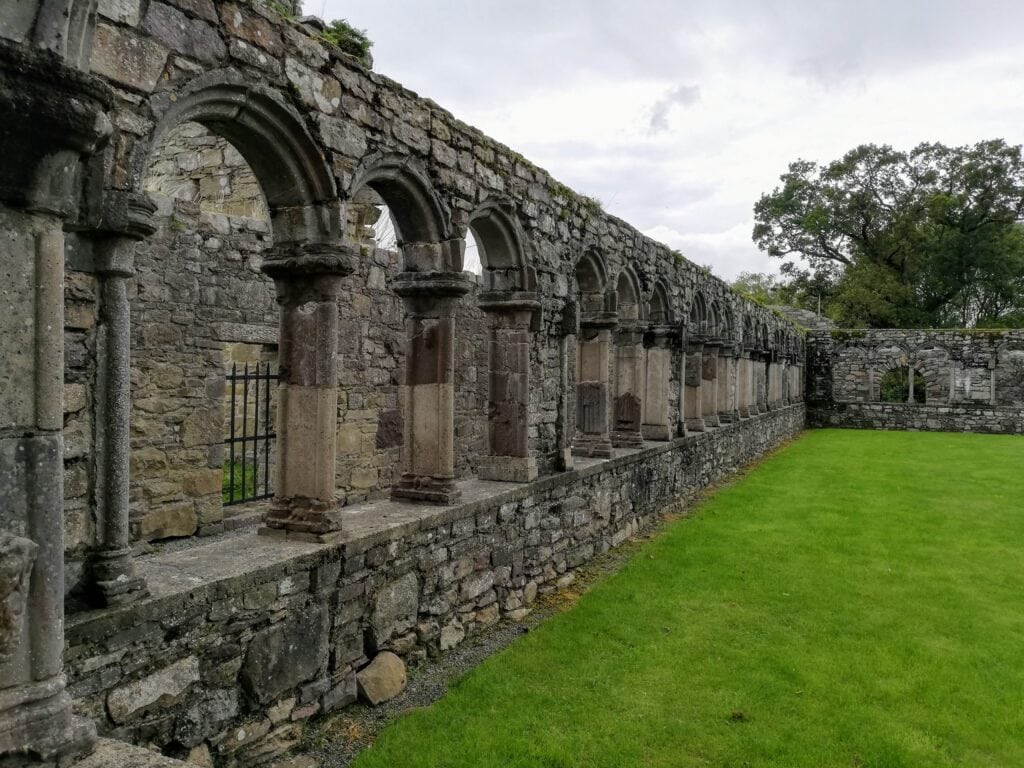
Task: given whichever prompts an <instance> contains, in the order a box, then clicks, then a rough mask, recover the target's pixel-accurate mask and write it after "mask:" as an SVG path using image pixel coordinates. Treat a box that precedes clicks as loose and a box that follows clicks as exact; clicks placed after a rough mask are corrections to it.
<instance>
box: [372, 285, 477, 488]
mask: <svg viewBox="0 0 1024 768" xmlns="http://www.w3.org/2000/svg"><path fill="white" fill-rule="evenodd" d="M472 286H473V283H472V281H471V280H470V279H468V278H466V277H465V276H464V275H463V273H461V272H403V273H401V274H400V275H399V276H398V278H397V279H396V280H395V284H394V288H395V293H397V294H398V295H399V296H401V297H402V301H403V302H404V303H405V329H406V343H407V346H406V354H405V383H404V384H403V385H402V412H403V417H404V420H405V444H404V450H403V454H404V460H405V467H404V471H403V472H402V479H401V481H400V482H399V484H398V485H396V486H395V487H394V488H392V490H391V496H392V498H395V499H402V500H412V501H424V502H429V503H432V504H455V503H456V502H458V500H459V498H460V495H461V492H460V491H459V490H458V489H457V488H456V487H455V307H456V305H457V303H458V301H459V298H460V297H462V296H463V295H465V294H466V293H468V292H469V290H470V289H471V288H472Z"/></svg>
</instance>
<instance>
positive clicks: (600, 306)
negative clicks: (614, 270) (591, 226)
mask: <svg viewBox="0 0 1024 768" xmlns="http://www.w3.org/2000/svg"><path fill="white" fill-rule="evenodd" d="M575 277H576V291H577V293H578V294H579V301H580V312H581V313H584V314H587V313H593V312H602V311H604V308H605V291H606V290H607V288H608V268H607V267H606V266H605V261H604V258H603V257H602V255H601V253H600V251H598V250H597V249H596V248H588V249H587V250H586V251H584V253H583V255H582V256H581V257H580V258H579V260H578V261H577V262H576V269H575Z"/></svg>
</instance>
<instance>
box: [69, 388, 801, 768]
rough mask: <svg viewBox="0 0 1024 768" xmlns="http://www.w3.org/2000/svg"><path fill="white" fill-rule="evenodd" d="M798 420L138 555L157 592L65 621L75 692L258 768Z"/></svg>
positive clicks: (742, 425) (111, 723)
mask: <svg viewBox="0 0 1024 768" xmlns="http://www.w3.org/2000/svg"><path fill="white" fill-rule="evenodd" d="M804 418H805V412H804V406H803V404H797V405H792V406H787V407H784V408H781V409H779V410H775V411H771V412H769V413H766V414H762V415H759V416H754V417H752V418H749V419H743V420H742V421H739V422H737V423H734V424H731V425H728V426H724V427H721V428H719V429H716V430H714V431H712V432H707V433H704V434H700V435H695V436H692V437H688V438H685V439H678V440H675V441H673V442H671V443H666V444H664V445H663V446H661V447H657V448H647V449H644V450H639V451H631V452H628V453H626V454H625V455H621V456H619V457H618V458H615V459H610V460H605V461H598V460H594V461H590V462H587V465H586V466H584V467H581V468H578V469H576V470H573V471H571V472H566V473H562V474H559V475H553V476H549V477H547V478H544V479H541V480H538V481H536V482H533V483H529V484H521V485H513V484H507V483H486V482H482V481H481V482H479V483H477V484H476V485H475V486H474V487H473V488H472V489H467V492H466V495H467V501H466V502H464V503H463V504H460V505H458V506H455V507H451V508H448V509H443V510H439V509H436V508H430V507H424V506H416V505H411V504H398V503H395V502H379V503H377V504H371V505H367V506H365V507H362V508H360V507H358V506H357V507H355V508H354V509H353V511H352V516H351V518H350V523H349V530H350V534H349V537H348V538H347V539H346V540H345V541H343V542H342V543H340V544H337V545H315V544H301V543H285V542H281V541H280V540H276V539H270V538H267V537H262V536H256V535H248V536H244V537H234V538H227V539H225V540H223V541H216V542H213V543H210V544H206V545H204V546H202V547H198V548H192V549H189V550H183V551H179V552H177V553H174V552H171V553H166V554H162V555H154V556H150V557H147V558H141V559H140V560H139V561H138V566H139V568H140V571H141V572H142V573H143V574H144V575H145V576H146V578H147V581H148V583H149V585H150V589H151V590H152V593H153V594H152V596H150V597H149V598H146V599H145V600H143V601H141V602H138V603H136V604H134V605H131V606H126V607H123V608H118V609H109V610H105V611H94V612H91V613H84V614H78V615H75V616H73V617H71V618H70V619H69V623H68V629H67V651H66V655H65V659H66V665H67V673H68V677H69V682H70V690H71V692H72V694H73V695H74V697H75V699H76V705H77V706H78V708H79V710H80V711H81V712H82V713H84V714H87V715H88V716H89V717H91V718H93V719H94V720H95V721H96V722H97V723H98V724H99V725H100V730H101V732H104V733H106V734H109V735H111V736H113V737H116V738H119V739H123V740H128V741H131V742H133V743H151V744H154V745H157V746H159V747H161V748H163V749H164V750H165V751H166V752H169V753H172V754H174V755H186V754H188V753H189V752H190V751H192V750H196V749H199V750H207V749H208V750H210V752H211V753H212V754H213V755H214V756H215V757H216V759H217V764H218V765H222V766H239V767H241V766H246V767H248V766H255V765H259V764H261V763H262V762H264V761H266V760H269V759H271V758H273V757H274V756H276V755H278V754H280V752H281V751H283V750H285V749H287V748H288V747H290V746H293V745H294V744H295V743H296V742H297V740H298V738H299V734H300V732H301V727H302V722H303V721H304V720H305V719H307V718H309V717H312V716H313V715H316V714H319V713H323V712H327V711H331V710H335V709H338V708H340V707H343V706H345V705H347V704H349V703H351V702H352V701H354V700H355V698H356V679H355V672H356V670H358V669H360V668H361V667H362V666H364V665H365V664H366V662H367V659H368V658H372V657H373V656H374V655H375V654H377V653H379V652H380V651H383V650H390V651H393V652H394V653H396V654H398V655H400V656H402V657H403V658H405V659H406V660H407V661H410V660H415V659H417V658H421V657H423V656H424V655H425V654H430V655H433V654H437V653H440V652H442V651H445V650H448V649H450V648H453V647H455V646H457V645H458V644H459V643H461V642H462V641H463V640H464V639H465V638H467V637H472V636H473V635H474V634H475V633H477V632H479V631H480V630H482V629H484V628H486V627H488V626H490V625H492V624H494V623H495V622H497V621H499V620H500V619H501V618H502V617H505V616H511V617H517V616H521V615H523V614H524V613H525V612H527V611H528V610H529V608H530V606H531V605H532V603H533V601H534V599H535V598H536V596H537V595H538V594H542V593H545V592H548V591H551V590H552V589H555V588H557V587H559V586H565V585H567V584H569V583H570V582H571V580H572V578H573V576H572V574H573V569H575V568H576V567H578V566H580V565H582V564H583V563H585V562H587V561H588V560H590V559H591V558H593V557H594V556H595V555H596V554H599V553H601V552H605V551H607V550H608V549H609V548H611V547H615V546H618V545H619V544H621V543H622V542H623V541H625V540H626V539H627V538H628V537H630V536H632V535H634V534H636V533H637V532H638V531H639V530H641V529H642V528H644V527H645V526H647V525H649V524H650V523H651V522H652V521H653V520H654V519H655V518H656V517H657V516H658V515H660V514H663V513H665V512H668V511H684V510H685V506H686V502H687V499H688V498H689V497H690V496H692V495H693V494H694V493H695V492H697V491H699V490H700V489H702V488H706V487H707V486H708V485H709V484H711V483H713V482H715V481H716V480H718V479H720V478H722V477H723V476H724V475H726V474H727V473H728V472H730V471H733V470H735V469H738V468H741V467H742V466H744V465H745V464H747V463H748V462H751V461H753V460H755V459H757V458H758V457H760V456H762V455H764V453H765V452H767V451H770V450H771V449H773V448H775V447H776V446H778V445H779V444H780V443H781V442H782V441H784V440H787V439H789V438H791V437H794V436H795V435H796V434H797V433H799V431H800V430H801V429H803V425H804Z"/></svg>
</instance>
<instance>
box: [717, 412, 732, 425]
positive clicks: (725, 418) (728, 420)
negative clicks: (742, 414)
mask: <svg viewBox="0 0 1024 768" xmlns="http://www.w3.org/2000/svg"><path fill="white" fill-rule="evenodd" d="M733 421H735V419H734V418H733V414H732V411H728V412H726V413H720V414H718V423H719V424H732V423H733Z"/></svg>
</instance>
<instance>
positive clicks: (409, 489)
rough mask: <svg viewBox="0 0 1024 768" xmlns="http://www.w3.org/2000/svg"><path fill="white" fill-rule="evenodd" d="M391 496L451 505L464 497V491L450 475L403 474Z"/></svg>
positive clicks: (403, 499)
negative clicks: (440, 476)
mask: <svg viewBox="0 0 1024 768" xmlns="http://www.w3.org/2000/svg"><path fill="white" fill-rule="evenodd" d="M391 498H392V499H394V500H396V501H418V502H422V503H425V504H438V505H441V506H451V505H452V504H458V503H459V501H460V500H461V499H462V491H460V490H459V489H458V488H456V487H455V480H454V479H453V478H450V477H445V478H437V477H430V476H429V475H428V476H421V475H409V474H403V475H402V480H401V482H399V484H398V485H396V486H394V487H393V488H392V489H391Z"/></svg>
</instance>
